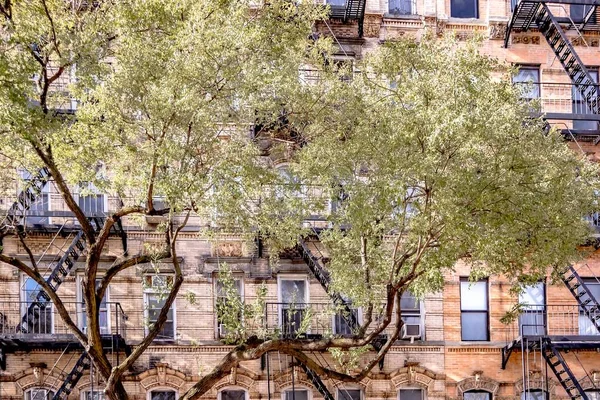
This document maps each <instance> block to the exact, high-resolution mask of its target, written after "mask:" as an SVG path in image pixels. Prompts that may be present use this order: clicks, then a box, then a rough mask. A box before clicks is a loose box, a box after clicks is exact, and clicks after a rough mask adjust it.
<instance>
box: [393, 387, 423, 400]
mask: <svg viewBox="0 0 600 400" xmlns="http://www.w3.org/2000/svg"><path fill="white" fill-rule="evenodd" d="M399 394H400V400H423V390H421V389H400V392H399Z"/></svg>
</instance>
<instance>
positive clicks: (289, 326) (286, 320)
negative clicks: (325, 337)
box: [281, 308, 306, 337]
mask: <svg viewBox="0 0 600 400" xmlns="http://www.w3.org/2000/svg"><path fill="white" fill-rule="evenodd" d="M303 318H304V310H302V309H298V308H294V309H290V308H286V309H283V310H282V327H281V330H282V334H283V335H284V336H292V337H295V336H297V335H298V333H299V330H300V327H301V325H302V319H303ZM302 333H306V332H302Z"/></svg>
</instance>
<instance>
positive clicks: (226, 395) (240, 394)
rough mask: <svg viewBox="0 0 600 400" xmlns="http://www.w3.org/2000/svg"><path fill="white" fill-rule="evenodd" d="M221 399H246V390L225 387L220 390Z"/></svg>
mask: <svg viewBox="0 0 600 400" xmlns="http://www.w3.org/2000/svg"><path fill="white" fill-rule="evenodd" d="M219 396H220V397H219V400H246V391H245V390H241V389H225V390H221V392H219Z"/></svg>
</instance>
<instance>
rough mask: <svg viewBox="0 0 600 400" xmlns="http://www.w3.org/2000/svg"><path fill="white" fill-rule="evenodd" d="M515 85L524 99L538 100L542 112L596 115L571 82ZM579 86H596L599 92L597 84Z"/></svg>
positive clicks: (519, 83)
mask: <svg viewBox="0 0 600 400" xmlns="http://www.w3.org/2000/svg"><path fill="white" fill-rule="evenodd" d="M515 86H517V87H518V88H520V90H521V93H522V97H523V98H524V99H527V100H531V101H539V104H540V107H541V111H542V112H544V113H556V114H578V115H593V116H596V117H597V114H594V112H593V111H592V110H590V108H589V107H588V106H587V104H586V102H585V99H584V97H583V96H582V95H581V93H580V92H579V90H578V89H577V88H576V87H575V85H574V84H572V83H550V82H540V83H521V82H515ZM579 86H580V87H581V86H583V87H584V88H585V87H587V86H593V87H595V88H596V92H597V93H600V86H599V85H598V84H594V85H579Z"/></svg>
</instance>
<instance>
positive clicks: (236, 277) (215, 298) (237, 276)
mask: <svg viewBox="0 0 600 400" xmlns="http://www.w3.org/2000/svg"><path fill="white" fill-rule="evenodd" d="M232 278H233V280H234V281H239V282H240V291H239V293H238V294H239V295H240V297H241V299H242V303H245V300H246V297H245V294H246V293H245V290H246V289H245V286H246V284H245V279H244V275H243V274H241V275H240V274H235V273H234V274H233V276H232ZM213 290H214V296H213V310H214V314H215V321H214V322H215V338H216V339H217V340H219V339H223V337H221V325H222V324H221V323H220V322H219V315H218V313H217V302H218V301H219V299H220V298H225V296H220V295H219V276H218V275H216V276H215V277H214V284H213ZM242 318H243V316H242ZM219 400H220V399H219Z"/></svg>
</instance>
